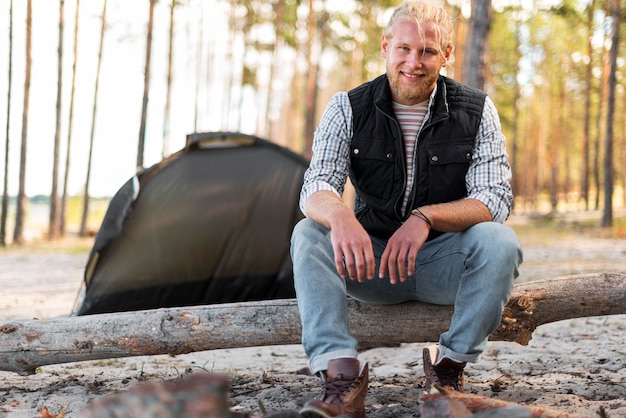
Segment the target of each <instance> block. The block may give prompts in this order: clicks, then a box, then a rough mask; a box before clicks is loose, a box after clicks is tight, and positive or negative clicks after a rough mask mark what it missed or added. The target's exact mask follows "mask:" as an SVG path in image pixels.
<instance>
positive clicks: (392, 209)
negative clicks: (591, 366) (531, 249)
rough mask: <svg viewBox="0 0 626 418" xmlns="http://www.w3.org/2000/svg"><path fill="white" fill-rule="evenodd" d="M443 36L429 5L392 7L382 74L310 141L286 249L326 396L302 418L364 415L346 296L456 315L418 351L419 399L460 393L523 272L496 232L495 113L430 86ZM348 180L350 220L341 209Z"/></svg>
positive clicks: (448, 82) (439, 13)
mask: <svg viewBox="0 0 626 418" xmlns="http://www.w3.org/2000/svg"><path fill="white" fill-rule="evenodd" d="M452 33H453V24H452V20H451V18H450V16H449V15H448V14H447V13H446V12H445V10H444V9H442V8H440V7H439V6H437V5H434V4H432V3H429V2H423V1H407V2H405V3H404V4H403V5H401V6H400V7H398V8H397V9H396V10H395V11H394V13H393V15H392V16H391V19H390V21H389V23H388V25H387V28H386V29H385V31H384V33H383V36H382V42H381V48H382V56H383V57H384V58H385V60H386V73H385V74H383V75H381V76H379V77H377V78H376V79H374V80H372V81H370V82H368V83H365V84H363V85H361V86H359V87H357V88H355V89H353V90H351V91H349V92H341V93H337V94H335V95H334V96H333V97H332V99H331V100H330V102H329V104H328V106H327V108H326V110H325V112H324V115H323V116H322V119H321V122H320V125H319V127H318V129H317V130H316V132H315V138H314V142H313V158H312V160H311V163H310V166H309V168H308V170H307V172H306V173H305V181H304V185H303V188H302V192H301V196H300V207H301V209H302V211H303V213H304V214H305V215H306V218H305V219H303V220H302V221H300V222H299V223H298V224H297V225H296V227H295V228H294V231H293V234H292V240H291V254H292V260H293V266H294V282H295V288H296V294H297V299H298V306H299V310H300V316H301V320H302V344H303V346H304V349H305V352H306V354H307V356H308V359H309V362H310V366H311V370H312V371H313V372H314V373H316V374H318V375H319V376H320V377H321V378H322V383H323V388H322V394H321V397H320V399H316V400H311V401H309V402H307V403H306V404H305V405H304V407H303V408H302V410H301V414H302V415H303V416H305V417H335V416H349V417H364V416H365V397H366V394H367V381H368V365H367V364H366V363H362V362H360V361H359V360H358V356H357V354H358V353H357V349H356V347H357V341H355V339H354V338H353V337H352V336H351V335H350V332H349V329H348V310H347V297H348V296H350V297H352V298H354V299H357V300H360V301H363V302H366V303H377V304H394V303H402V302H406V301H422V302H426V303H434V304H445V305H454V315H453V317H452V319H451V322H450V326H449V329H448V330H447V331H446V332H444V333H443V334H442V335H441V336H440V338H439V341H438V344H437V345H434V346H430V347H426V348H424V355H423V361H424V380H425V383H424V386H425V389H426V390H427V391H428V390H430V388H431V386H432V385H433V384H434V383H437V384H439V385H442V386H450V387H452V388H453V389H455V390H458V391H462V390H463V369H464V367H465V365H466V363H467V362H475V361H476V360H477V359H478V357H479V355H480V354H481V352H482V351H483V350H484V349H485V346H486V343H487V337H488V336H489V334H490V333H491V332H493V331H494V330H495V329H496V327H497V326H498V324H499V323H500V319H501V316H502V310H503V307H504V305H505V303H506V302H507V300H508V298H509V296H510V293H511V290H512V288H513V282H514V279H515V278H516V277H517V275H518V267H519V264H520V263H521V262H522V250H521V247H520V244H519V241H518V239H517V237H516V235H515V233H514V232H513V231H512V230H511V229H510V228H509V227H507V226H505V225H504V224H503V222H504V221H505V220H506V219H507V217H508V216H509V212H510V209H511V203H512V200H513V196H512V193H511V188H510V184H509V181H510V178H511V170H510V166H509V163H508V156H507V153H506V148H505V139H504V136H503V135H502V132H501V128H500V121H499V117H498V113H497V111H496V109H495V107H494V105H493V102H492V101H491V100H490V99H489V98H488V97H487V96H486V94H484V93H483V92H481V91H479V90H476V89H472V88H469V87H467V86H464V85H462V84H460V83H458V82H456V81H454V80H452V79H449V78H447V77H445V76H442V75H440V72H441V69H442V68H443V67H445V66H446V65H448V60H449V59H450V56H451V53H452ZM348 177H349V178H350V180H351V182H352V184H353V185H354V187H355V189H356V193H357V196H356V201H355V202H354V203H355V204H354V209H352V208H351V205H346V204H345V203H344V201H343V200H342V194H343V190H344V186H345V184H346V180H347V178H348ZM389 326H390V327H393V326H394V324H393V322H391V323H390V324H389ZM418 383H419V380H418V378H417V377H416V384H418Z"/></svg>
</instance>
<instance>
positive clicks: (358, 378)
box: [300, 358, 368, 418]
mask: <svg viewBox="0 0 626 418" xmlns="http://www.w3.org/2000/svg"><path fill="white" fill-rule="evenodd" d="M367 377H368V365H367V363H365V364H364V365H363V366H361V365H360V363H359V361H358V360H357V359H355V358H338V359H334V360H331V361H329V362H328V370H326V372H324V373H322V380H323V381H324V387H323V388H322V396H321V399H315V400H312V401H309V402H307V403H306V404H305V405H304V407H303V408H302V409H301V410H300V414H301V415H302V416H303V417H305V418H331V417H350V418H365V396H366V395H367Z"/></svg>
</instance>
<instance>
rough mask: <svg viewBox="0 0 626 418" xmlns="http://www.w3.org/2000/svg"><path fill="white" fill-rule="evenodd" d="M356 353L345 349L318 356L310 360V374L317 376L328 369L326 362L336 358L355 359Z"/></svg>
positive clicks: (350, 349)
mask: <svg viewBox="0 0 626 418" xmlns="http://www.w3.org/2000/svg"><path fill="white" fill-rule="evenodd" d="M357 355H358V353H357V351H356V350H354V349H352V348H345V349H343V350H336V351H331V352H329V353H324V354H320V355H319V356H315V357H313V358H311V360H310V361H309V366H310V367H311V372H312V373H313V374H317V373H319V372H321V371H323V370H326V369H328V362H329V361H331V360H333V359H336V358H357Z"/></svg>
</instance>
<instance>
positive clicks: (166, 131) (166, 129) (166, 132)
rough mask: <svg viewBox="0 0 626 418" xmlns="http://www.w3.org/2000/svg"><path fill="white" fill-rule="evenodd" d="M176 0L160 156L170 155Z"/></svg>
mask: <svg viewBox="0 0 626 418" xmlns="http://www.w3.org/2000/svg"><path fill="white" fill-rule="evenodd" d="M176 4H177V3H176V0H172V3H171V4H170V29H169V34H168V47H167V84H166V93H165V114H164V115H163V148H162V151H161V157H162V158H165V157H167V156H168V155H170V114H171V108H172V64H173V62H174V9H175V8H176Z"/></svg>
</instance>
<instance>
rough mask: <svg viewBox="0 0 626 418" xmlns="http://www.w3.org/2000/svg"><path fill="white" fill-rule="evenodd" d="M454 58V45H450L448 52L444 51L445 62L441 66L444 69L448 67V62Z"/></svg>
mask: <svg viewBox="0 0 626 418" xmlns="http://www.w3.org/2000/svg"><path fill="white" fill-rule="evenodd" d="M451 56H452V45H448V46H447V48H446V50H445V51H443V58H444V61H443V63H442V64H441V65H442V66H443V67H445V66H446V65H448V61H450V57H451Z"/></svg>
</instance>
